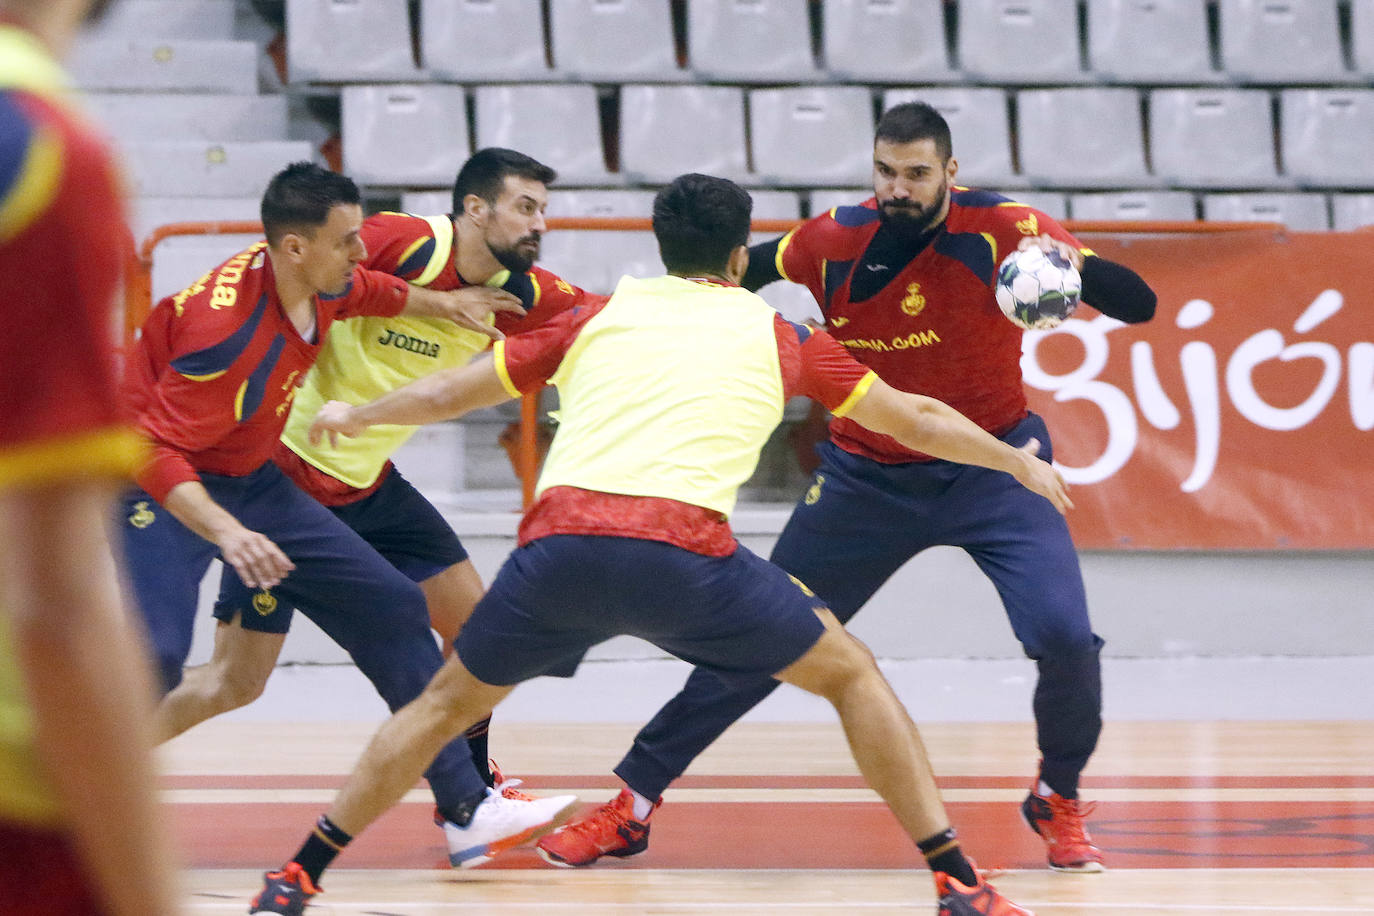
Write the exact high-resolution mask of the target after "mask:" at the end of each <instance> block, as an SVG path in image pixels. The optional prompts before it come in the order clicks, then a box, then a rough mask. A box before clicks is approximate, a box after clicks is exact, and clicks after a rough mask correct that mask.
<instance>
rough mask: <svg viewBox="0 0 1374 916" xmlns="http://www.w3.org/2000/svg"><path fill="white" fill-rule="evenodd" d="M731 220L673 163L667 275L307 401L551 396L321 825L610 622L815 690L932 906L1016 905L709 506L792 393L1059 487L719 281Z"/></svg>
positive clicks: (311, 877)
mask: <svg viewBox="0 0 1374 916" xmlns="http://www.w3.org/2000/svg"><path fill="white" fill-rule="evenodd" d="M749 213H750V200H749V195H748V194H746V193H745V192H744V191H743V190H741V189H740V188H739V187H738V186H736V185H735V184H733V183H731V182H729V181H726V180H724V179H720V178H711V177H708V176H704V175H685V176H682V177H680V178H678V179H676V180H675V181H674V182H673V183H672V184H671V185H669V186H668V187H667V188H665V189H664V190H663V191H661V192H659V194H658V195H657V197H656V198H655V201H654V218H653V225H654V233H655V235H656V237H657V239H658V242H659V248H660V252H661V254H662V257H663V263H664V264H665V265H666V266H667V268H668V270H669V272H670V273H669V275H668V276H664V277H658V278H655V279H649V280H637V279H633V278H625V279H623V280H622V281H621V282H620V284H619V286H618V287H617V288H616V291H615V293H614V294H613V295H612V296H611V297H610V300H609V301H608V302H606V303H604V304H596V305H592V306H586V307H580V308H576V309H574V310H572V311H571V312H567V313H565V314H563V315H560V316H558V317H557V318H555V319H553V320H552V321H550V322H549V323H548V324H546V325H545V326H544V327H542V328H539V329H537V330H534V331H531V332H530V333H528V334H525V335H522V336H520V337H516V338H513V339H511V340H508V341H504V342H502V343H498V344H497V345H496V348H495V352H494V354H493V357H491V358H483V359H481V360H479V361H478V362H476V363H473V364H472V365H470V366H468V367H465V368H463V369H457V370H449V371H446V372H441V373H436V374H434V375H432V376H429V377H428V378H426V379H422V380H420V381H418V382H415V383H413V384H411V385H408V386H406V387H405V388H402V389H399V390H397V391H395V392H392V393H391V394H389V395H386V396H384V397H382V398H380V399H378V400H377V401H374V402H372V403H370V404H366V405H363V406H360V407H351V406H349V405H347V404H343V403H341V402H331V403H330V404H327V405H325V407H324V408H323V409H322V410H321V411H320V414H319V416H318V417H317V419H316V421H315V424H314V425H313V426H312V429H311V433H312V435H316V436H318V435H321V434H324V433H328V435H330V436H331V437H332V436H335V435H336V434H343V435H346V436H351V435H357V434H358V433H360V432H362V431H363V430H365V429H367V428H368V427H370V426H372V425H375V424H384V423H427V422H435V421H438V420H443V419H448V418H451V417H454V416H457V415H459V414H461V413H463V412H465V411H467V410H471V409H474V408H477V407H482V406H489V405H492V404H496V403H499V402H501V401H504V400H507V399H509V398H512V397H517V396H519V395H520V394H521V393H522V392H531V391H538V390H539V389H540V388H541V387H542V386H543V385H544V384H545V383H546V382H549V381H552V382H553V383H554V384H556V385H557V386H558V388H559V393H560V404H561V407H560V410H561V421H560V424H559V429H558V432H557V434H556V435H555V437H554V442H553V446H552V448H551V449H550V452H549V456H548V460H547V462H546V463H545V466H544V470H543V473H542V474H541V476H540V481H539V494H538V498H537V500H536V502H535V504H534V505H533V506H532V507H531V508H530V510H529V511H528V512H527V513H526V515H525V518H524V519H523V521H522V523H521V527H520V537H519V542H520V543H519V546H518V547H517V549H516V550H515V551H514V552H513V553H512V554H511V556H510V558H509V559H508V560H507V561H506V563H505V564H504V565H503V566H502V568H501V571H500V572H499V573H498V574H497V577H496V581H495V582H494V583H493V584H492V587H491V590H490V591H489V592H488V593H487V594H486V596H485V597H483V599H482V600H481V602H479V603H478V605H477V608H476V609H475V610H474V612H473V615H472V617H471V618H470V619H469V620H468V622H467V624H466V625H465V626H464V627H463V630H462V632H461V633H460V634H459V636H458V642H457V645H456V653H455V656H454V657H452V658H450V659H449V660H448V661H447V662H446V663H445V665H444V668H443V670H442V671H441V672H440V673H439V675H438V676H437V677H436V678H435V679H434V681H433V682H432V683H431V684H430V685H429V687H428V688H426V690H425V692H424V693H423V694H422V695H421V696H420V698H419V699H418V700H416V701H415V702H414V703H412V704H410V705H409V706H407V707H406V708H405V709H403V710H401V711H400V712H399V713H397V714H396V715H394V716H393V717H392V718H391V719H390V720H389V721H388V722H387V723H386V724H385V725H383V726H382V729H381V730H380V731H379V732H378V733H377V735H376V736H375V737H374V738H373V740H372V743H371V744H370V745H369V746H368V748H367V750H366V751H365V752H364V754H363V757H362V759H361V760H360V761H359V764H358V766H357V768H356V769H355V770H354V772H353V774H352V775H351V776H350V778H349V780H348V782H347V783H346V784H345V786H344V788H343V790H342V791H341V792H340V794H339V796H338V797H337V798H336V800H335V803H334V805H333V807H332V808H331V809H330V810H329V812H328V813H327V814H326V815H325V817H324V818H323V819H322V821H321V823H326V824H328V825H329V826H330V828H331V829H332V830H334V831H337V832H342V833H346V834H348V835H349V836H353V835H356V834H357V833H358V832H359V831H361V830H362V829H363V828H365V827H366V826H367V825H368V824H370V823H371V822H372V821H374V820H375V819H376V818H377V817H379V816H380V815H381V814H382V813H383V812H384V811H386V810H387V809H388V808H389V807H390V806H392V805H393V804H395V803H396V802H397V801H399V800H400V798H401V797H402V796H403V795H404V793H405V792H406V791H407V790H408V789H409V788H410V786H411V785H413V784H414V781H415V778H416V777H417V776H418V775H419V773H420V771H421V770H422V769H423V768H424V766H425V765H426V763H427V762H428V761H429V760H430V758H431V757H432V756H433V754H434V753H435V752H436V751H437V750H438V749H439V748H441V747H442V746H443V745H444V744H445V742H447V741H448V740H450V738H451V737H452V736H453V735H456V734H459V733H461V732H462V730H463V729H464V728H466V727H467V726H468V724H470V723H471V722H473V721H474V720H476V719H478V718H480V717H481V716H483V715H486V714H487V713H488V712H489V711H490V710H491V708H492V707H493V706H494V705H495V704H497V703H498V702H500V701H501V700H502V699H503V698H504V697H505V696H506V695H507V694H509V693H510V691H511V690H512V689H514V687H515V685H517V684H519V683H520V682H522V681H525V680H528V679H530V678H533V677H537V676H539V675H543V674H551V675H555V676H564V677H568V676H571V675H572V674H573V673H574V671H575V670H576V669H577V666H578V664H579V663H580V661H581V659H582V656H583V655H584V654H585V653H586V651H587V649H588V648H590V647H591V646H593V645H596V644H597V643H600V642H602V641H604V640H606V639H609V638H611V637H613V636H616V635H620V634H628V635H633V636H638V637H640V638H642V639H645V640H648V641H650V642H652V643H654V644H655V645H657V646H659V647H660V648H662V649H664V650H665V651H668V652H670V653H672V654H674V655H676V656H678V657H679V658H684V659H687V660H690V661H692V662H693V663H695V664H700V665H703V666H705V668H706V669H708V670H710V671H712V672H713V673H714V675H715V676H717V677H720V678H723V679H725V680H732V681H733V680H736V679H743V680H746V681H749V680H752V679H754V678H757V677H769V676H771V677H775V678H777V679H779V680H783V681H787V682H789V683H792V684H796V685H797V686H800V687H802V688H803V689H806V690H809V691H811V692H813V693H816V694H819V695H821V696H823V697H825V698H826V699H827V700H829V701H830V702H831V703H832V704H833V705H834V706H835V708H836V710H837V712H838V713H839V715H840V718H841V721H842V722H843V724H844V727H845V731H846V734H847V736H848V738H849V742H850V747H851V749H852V750H853V753H854V757H855V759H856V761H857V762H858V764H859V768H860V770H861V772H862V773H863V775H864V778H865V779H866V780H867V782H868V784H869V785H870V786H872V787H873V788H874V790H875V791H877V792H878V793H879V794H880V795H881V796H882V797H883V799H884V800H885V801H886V802H887V803H888V805H889V807H890V808H891V809H892V811H893V813H894V814H895V815H896V817H897V819H898V821H899V822H900V823H901V825H902V827H903V829H905V831H906V832H907V834H908V835H909V836H910V837H911V838H912V840H913V841H914V842H916V844H917V845H918V846H919V847H920V849H921V850H922V852H923V853H924V854H925V855H926V857H927V859H928V861H929V862H930V865H931V868H932V870H933V871H934V872H935V877H936V886H937V889H938V892H939V895H940V912H941V913H943V914H947V916H960V914H973V913H984V914H995V916H1014V914H1024V913H1026V912H1027V911H1025V910H1023V909H1021V908H1019V907H1016V906H1015V905H1013V904H1011V903H1010V902H1008V901H1006V900H1005V899H1004V898H1002V897H1001V896H1000V895H998V894H997V893H996V891H994V890H993V889H992V888H991V887H990V886H989V885H987V883H986V882H984V881H983V880H982V879H981V878H980V877H979V876H978V874H977V873H976V871H975V870H974V868H973V866H972V865H971V864H970V862H969V861H968V860H967V859H966V858H965V857H964V855H963V852H962V851H961V849H960V846H959V842H958V840H957V839H956V838H955V835H954V831H953V829H952V828H951V827H950V824H949V820H948V818H947V817H946V815H945V811H944V806H943V805H942V803H941V801H940V796H939V791H938V789H937V788H936V786H935V780H934V777H933V775H932V774H931V771H930V765H929V763H928V761H927V760H926V756H925V751H924V749H923V747H922V745H921V741H920V737H919V735H918V734H917V731H916V727H915V725H914V724H912V722H911V719H910V718H909V717H908V716H907V714H906V711H905V710H904V709H903V708H902V706H901V704H900V703H899V702H898V700H897V698H896V696H895V695H894V694H893V693H892V690H891V688H890V687H889V686H888V684H887V682H886V681H885V680H884V679H883V677H882V675H881V674H880V673H879V671H878V668H877V665H876V664H875V663H874V660H873V657H872V655H870V654H869V652H868V651H867V649H866V648H865V647H864V646H863V645H862V644H860V643H859V642H858V641H857V640H855V639H854V638H853V637H851V636H850V635H849V634H848V633H847V632H845V630H844V629H843V628H842V627H841V626H840V624H839V623H838V622H837V621H836V620H835V618H834V616H833V615H832V614H831V613H830V612H829V611H828V610H827V609H826V608H825V606H824V604H823V603H822V602H820V601H819V600H818V599H817V598H816V597H815V596H814V595H813V594H812V593H811V592H810V590H809V589H807V588H806V586H805V585H803V584H802V583H801V582H799V581H798V580H796V579H794V578H792V577H791V576H789V575H787V574H786V573H784V572H783V571H782V570H780V569H778V568H777V567H775V566H772V565H771V564H769V563H766V562H764V561H763V560H761V559H760V558H758V557H756V556H754V555H753V554H752V553H750V552H749V551H748V550H747V549H746V548H744V547H742V546H741V545H739V544H738V543H737V542H736V541H735V539H734V536H733V534H732V533H731V530H730V526H729V522H728V517H729V514H730V512H731V511H732V509H733V508H734V503H735V499H736V495H737V492H738V490H739V486H740V484H742V483H743V482H744V481H745V480H746V479H747V478H748V477H749V475H750V474H751V473H752V472H753V470H754V468H755V466H756V464H757V462H758V456H759V451H760V449H761V448H762V447H763V444H764V442H765V441H766V440H767V438H768V436H769V434H770V433H771V432H772V430H773V429H774V428H775V427H776V426H777V424H778V421H779V420H780V419H781V418H782V411H783V405H784V404H785V403H786V400H787V398H788V397H789V396H790V395H792V394H805V395H809V396H811V397H813V398H816V399H818V400H820V401H821V402H822V403H824V404H825V405H826V406H827V407H829V408H830V409H832V410H834V411H835V412H836V413H837V414H840V415H844V416H850V417H853V418H854V419H855V420H856V421H857V422H861V423H866V424H871V425H872V426H874V427H877V428H879V429H883V430H886V431H887V432H888V433H889V434H891V435H894V436H896V437H898V438H899V439H900V440H901V441H903V442H906V443H907V444H908V445H909V446H910V447H912V448H921V449H925V450H928V451H930V452H933V453H936V454H939V455H942V456H944V457H946V458H948V459H950V460H958V461H969V462H976V463H980V464H982V465H985V466H987V467H991V468H996V469H997V470H998V471H999V472H1007V473H1008V474H1009V475H1011V476H1014V477H1015V479H1016V480H1019V481H1021V483H1022V484H1024V485H1025V486H1027V487H1029V488H1030V489H1031V490H1032V491H1034V492H1035V493H1038V494H1041V495H1040V496H1036V498H1037V499H1040V498H1041V497H1042V496H1043V497H1044V498H1045V499H1046V500H1047V505H1050V506H1051V509H1052V511H1053V510H1054V509H1056V508H1057V509H1059V510H1063V509H1064V508H1067V507H1068V506H1069V505H1070V503H1069V500H1068V496H1067V494H1066V493H1065V491H1064V487H1063V481H1062V480H1061V479H1060V478H1059V475H1058V474H1057V473H1056V472H1055V471H1054V469H1053V468H1052V467H1051V466H1050V465H1049V464H1048V463H1046V462H1044V461H1042V460H1040V459H1038V458H1036V457H1035V448H1036V446H1035V445H1034V444H1028V445H1027V446H1026V447H1025V448H1022V449H1016V448H1013V447H1011V446H1009V445H1007V444H1005V443H1002V442H998V441H997V440H996V439H994V438H993V437H992V436H990V435H988V434H987V433H985V432H983V431H982V430H980V429H978V428H977V427H976V426H975V425H974V424H972V423H970V422H969V421H968V420H966V419H965V418H964V417H962V416H960V415H959V414H957V413H956V412H954V411H953V410H950V409H949V408H948V407H946V406H945V405H943V404H941V403H939V402H938V401H934V400H932V399H930V398H924V397H920V396H917V395H910V394H904V393H901V392H898V391H896V390H894V389H892V388H890V387H888V386H887V385H886V384H884V383H883V382H882V381H880V380H879V379H878V378H877V376H876V375H874V374H873V373H872V372H871V371H869V370H867V369H866V368H864V367H863V366H861V365H859V364H858V363H857V362H855V361H854V360H853V359H851V358H850V357H849V356H848V355H847V354H845V353H844V351H843V350H842V349H841V348H840V347H838V346H837V345H836V344H835V343H834V341H833V340H831V339H830V338H829V336H828V335H826V334H824V333H819V332H818V333H812V332H811V331H810V330H809V329H807V328H805V327H801V326H798V325H792V324H789V323H788V322H786V321H784V320H783V319H782V318H780V317H779V316H778V315H777V313H775V312H774V311H773V310H772V309H770V308H769V307H768V305H767V304H766V303H764V302H763V300H761V299H759V298H758V297H757V296H755V295H753V294H752V293H749V292H746V291H745V290H743V289H740V288H739V287H738V285H737V283H738V281H739V279H740V277H741V276H742V275H743V273H744V269H745V265H746V264H747V262H748V249H747V248H746V247H745V242H746V240H747V238H748V234H749ZM727 328H728V329H729V333H722V329H727ZM336 835H337V834H336ZM335 853H336V849H335V848H334V847H333V846H332V845H325V844H322V843H320V842H318V837H317V835H312V836H311V837H310V838H309V839H307V841H306V842H305V844H304V845H303V846H302V848H301V850H300V851H299V853H298V854H297V856H296V857H295V859H293V860H292V861H291V862H289V863H287V865H286V866H284V867H283V868H282V870H281V871H278V872H269V873H268V874H267V875H266V876H265V882H266V883H265V887H264V889H263V890H262V892H261V893H260V894H259V895H258V897H257V898H256V899H255V901H254V905H253V908H252V910H251V912H256V913H281V914H299V913H301V912H302V910H303V908H304V906H305V904H306V903H307V901H308V900H309V899H310V897H311V896H313V895H314V894H315V893H318V887H319V880H320V876H321V874H322V872H323V871H324V869H325V868H326V867H327V866H328V865H329V863H330V861H332V859H333V856H334V854H335Z"/></svg>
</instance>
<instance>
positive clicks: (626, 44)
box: [549, 0, 687, 82]
mask: <svg viewBox="0 0 1374 916" xmlns="http://www.w3.org/2000/svg"><path fill="white" fill-rule="evenodd" d="M549 30H550V32H551V34H552V36H553V64H554V67H555V68H556V69H557V70H558V72H559V74H560V75H562V76H565V77H567V78H569V79H575V80H605V81H616V82H628V81H631V80H634V81H647V80H678V79H683V78H684V77H685V76H686V75H687V74H686V71H685V70H681V69H679V67H678V65H677V63H678V62H677V47H676V45H675V44H674V42H673V20H672V9H671V7H670V6H669V4H667V3H645V2H644V0H552V2H551V4H550V6H549Z"/></svg>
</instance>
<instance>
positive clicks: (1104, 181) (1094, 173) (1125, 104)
mask: <svg viewBox="0 0 1374 916" xmlns="http://www.w3.org/2000/svg"><path fill="white" fill-rule="evenodd" d="M1140 101H1141V100H1140V94H1139V92H1137V91H1136V90H1135V89H1127V88H1105V87H1092V88H1069V89H1065V88H1060V89H1023V90H1021V91H1020V92H1018V93H1017V94H1016V115H1017V117H1016V123H1017V124H1018V125H1019V131H1018V139H1019V146H1020V153H1021V160H1020V161H1021V174H1022V176H1023V177H1024V178H1026V180H1028V181H1029V182H1030V183H1031V184H1033V185H1054V186H1058V187H1108V186H1110V187H1131V186H1133V185H1144V184H1149V183H1150V181H1151V180H1152V179H1151V177H1150V174H1149V172H1148V171H1147V170H1146V168H1145V133H1144V126H1143V119H1142V112H1141V105H1140ZM1108 125H1110V127H1109V128H1108ZM956 136H958V135H957V134H956Z"/></svg>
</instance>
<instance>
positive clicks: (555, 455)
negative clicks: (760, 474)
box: [538, 277, 783, 516]
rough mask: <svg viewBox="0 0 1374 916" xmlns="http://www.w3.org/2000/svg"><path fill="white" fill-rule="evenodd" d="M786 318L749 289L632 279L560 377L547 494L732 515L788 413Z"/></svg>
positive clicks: (585, 333) (584, 334) (577, 344)
mask: <svg viewBox="0 0 1374 916" xmlns="http://www.w3.org/2000/svg"><path fill="white" fill-rule="evenodd" d="M776 315H777V313H776V312H774V311H773V309H772V308H771V307H770V306H769V305H768V304H767V303H765V302H764V301H763V300H762V299H760V298H759V297H758V296H756V295H754V294H753V293H751V292H748V291H747V290H743V289H740V288H738V287H723V286H712V285H707V284H702V283H695V282H693V281H691V280H685V279H682V278H681V277H656V278H653V279H650V280H637V279H634V278H632V277H624V278H622V279H621V281H620V283H619V285H617V286H616V289H615V293H614V295H612V296H611V299H610V302H609V303H608V304H607V305H606V307H605V308H604V309H602V311H601V312H600V313H598V314H597V315H596V316H595V317H594V318H592V319H591V320H590V321H588V322H587V324H586V326H585V327H583V329H582V331H581V332H580V333H579V334H578V336H577V339H576V340H575V341H574V342H573V345H572V347H571V348H570V349H569V350H568V353H567V355H566V356H565V357H564V358H563V362H562V364H561V365H559V367H558V371H557V372H556V373H555V374H554V376H553V378H552V381H553V383H554V384H555V385H557V386H558V395H559V401H560V403H561V405H562V406H561V408H560V416H559V426H558V434H557V435H556V436H554V440H553V446H552V447H551V448H550V450H549V456H548V459H547V461H545V463H544V473H543V474H542V475H541V476H540V478H539V488H538V489H539V491H540V492H543V491H544V490H547V489H548V488H549V487H556V486H573V487H581V488H583V489H586V490H597V491H600V492H603V493H622V494H627V495H631V496H654V497H661V498H665V499H675V500H678V501H679V502H684V503H690V504H691V505H695V506H704V507H705V508H708V509H714V510H716V511H718V512H721V513H722V514H724V515H727V516H728V515H729V514H730V512H731V511H732V510H733V509H734V507H735V498H736V496H737V494H738V492H739V488H740V485H742V484H743V483H744V482H745V481H746V480H748V479H749V476H750V475H751V474H753V472H754V468H755V467H756V466H757V464H758V459H759V452H760V451H761V450H762V449H763V445H764V443H765V442H766V441H767V439H768V436H769V434H770V433H772V431H773V429H774V428H775V427H776V426H777V425H778V423H779V421H781V420H782V409H783V387H782V372H781V368H780V367H779V365H778V345H777V335H776V334H775V333H774V330H773V328H774V319H775V317H776Z"/></svg>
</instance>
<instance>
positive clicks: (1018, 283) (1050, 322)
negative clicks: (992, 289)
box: [997, 248, 1083, 330]
mask: <svg viewBox="0 0 1374 916" xmlns="http://www.w3.org/2000/svg"><path fill="white" fill-rule="evenodd" d="M1082 291H1083V280H1082V278H1081V277H1079V275H1078V271H1077V270H1076V269H1075V268H1074V266H1073V264H1071V263H1070V262H1069V259H1068V258H1066V257H1064V255H1062V254H1060V253H1059V252H1058V251H1042V250H1041V249H1039V248H1024V249H1020V250H1018V251H1013V252H1012V253H1011V254H1009V255H1007V256H1006V258H1005V259H1004V260H1003V261H1002V266H1000V267H999V268H997V305H998V307H1000V308H1001V309H1002V314H1004V315H1006V316H1007V318H1008V319H1009V320H1010V321H1011V323H1012V324H1015V325H1020V326H1021V327H1023V328H1026V329H1028V330H1045V329H1047V328H1052V327H1054V326H1056V325H1057V324H1059V323H1060V322H1061V321H1063V320H1064V319H1065V318H1068V317H1069V316H1070V315H1072V314H1073V310H1074V309H1076V308H1078V298H1079V295H1080V294H1081V293H1082Z"/></svg>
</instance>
